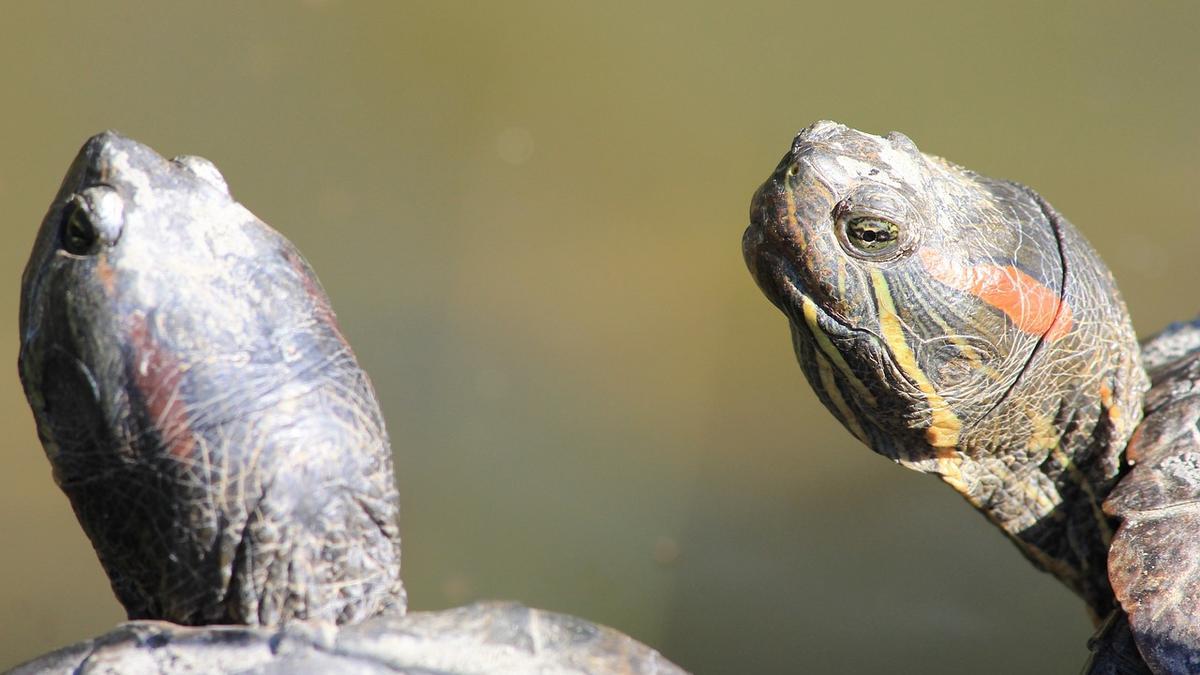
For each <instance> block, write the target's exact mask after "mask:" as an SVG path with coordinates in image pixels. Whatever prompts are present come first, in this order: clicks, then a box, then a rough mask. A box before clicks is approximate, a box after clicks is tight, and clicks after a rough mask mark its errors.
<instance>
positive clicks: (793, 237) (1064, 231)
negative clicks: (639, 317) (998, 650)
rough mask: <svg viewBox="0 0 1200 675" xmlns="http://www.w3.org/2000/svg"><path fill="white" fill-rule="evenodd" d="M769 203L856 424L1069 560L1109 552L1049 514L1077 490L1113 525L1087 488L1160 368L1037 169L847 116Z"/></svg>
mask: <svg viewBox="0 0 1200 675" xmlns="http://www.w3.org/2000/svg"><path fill="white" fill-rule="evenodd" d="M750 220H751V224H750V227H749V228H748V229H747V230H746V233H745V236H744V238H743V249H744V252H745V256H746V261H747V264H748V265H749V267H750V269H751V271H752V273H753V274H754V276H755V279H756V280H757V281H758V284H759V286H760V287H761V288H762V289H763V291H764V293H766V295H767V297H769V298H770V299H771V301H772V302H773V303H775V305H776V306H778V307H779V308H780V309H781V310H783V312H784V313H785V314H787V316H788V318H789V319H790V320H791V328H792V334H793V342H794V345H795V349H796V354H797V356H798V358H799V361H800V364H801V366H802V368H803V370H804V372H805V374H806V375H807V376H808V379H809V382H810V383H811V384H812V386H813V388H814V389H815V390H816V391H817V394H818V396H819V397H820V398H821V400H822V402H824V403H825V405H826V406H827V407H828V408H829V409H830V410H831V411H832V412H833V413H834V415H836V416H837V417H838V419H839V420H841V421H842V423H843V424H844V425H845V426H846V427H847V428H848V429H849V430H850V431H851V433H853V434H854V435H855V436H857V437H858V438H859V439H861V440H862V441H863V442H864V443H866V444H867V445H869V446H870V447H871V448H872V449H874V450H875V451H876V452H879V453H880V454H882V455H885V456H887V457H889V458H891V459H893V460H895V461H897V462H899V463H901V464H903V465H905V466H908V467H910V468H913V469H917V470H920V471H924V472H929V473H934V474H937V475H939V476H941V477H942V478H943V479H944V480H945V481H946V482H947V483H949V484H951V485H952V486H953V487H954V488H955V489H956V490H958V491H959V492H960V493H962V494H963V495H964V496H965V497H966V498H967V499H968V500H969V501H970V502H971V503H972V504H974V505H975V506H976V507H978V508H980V509H981V510H982V511H983V512H984V513H985V514H987V516H988V517H989V518H990V519H992V520H993V521H994V522H996V523H997V524H998V525H1000V526H1001V527H1002V528H1004V529H1005V531H1006V532H1008V533H1009V534H1010V535H1012V536H1014V537H1015V538H1018V540H1019V541H1021V542H1022V546H1023V548H1024V549H1025V551H1026V553H1027V554H1029V555H1030V557H1032V558H1034V559H1035V561H1037V562H1038V563H1039V564H1041V565H1042V566H1044V567H1047V568H1049V569H1052V570H1054V571H1056V572H1057V573H1059V576H1062V577H1064V578H1066V577H1073V576H1078V571H1079V570H1078V568H1079V567H1080V566H1081V565H1087V566H1094V561H1093V560H1091V559H1090V558H1091V557H1094V556H1095V555H1098V554H1099V553H1102V551H1098V552H1096V553H1091V552H1089V553H1088V555H1087V557H1089V560H1087V561H1086V562H1082V561H1079V560H1075V559H1070V560H1068V558H1072V557H1073V556H1072V554H1071V552H1070V551H1067V550H1061V551H1060V550H1058V549H1059V548H1065V546H1064V545H1063V544H1061V543H1058V544H1054V543H1048V541H1047V540H1048V539H1049V538H1052V537H1051V535H1049V534H1047V533H1046V531H1045V530H1046V528H1048V527H1050V525H1049V524H1050V523H1052V522H1055V523H1056V522H1059V521H1062V522H1068V521H1072V519H1074V518H1076V515H1074V510H1075V507H1076V505H1077V504H1079V505H1088V506H1087V508H1086V509H1083V510H1081V513H1085V514H1086V522H1079V523H1075V524H1074V525H1073V527H1078V528H1090V529H1091V530H1097V529H1098V528H1099V529H1102V528H1104V527H1106V524H1104V523H1097V522H1096V517H1094V515H1093V514H1092V512H1091V506H1090V505H1093V504H1094V503H1095V502H1096V499H1097V495H1091V496H1088V495H1087V494H1086V493H1088V492H1089V491H1091V492H1096V491H1107V489H1108V487H1109V486H1110V480H1111V479H1112V477H1113V476H1114V475H1115V474H1116V472H1117V468H1118V461H1119V453H1120V451H1121V449H1122V447H1123V445H1124V441H1125V439H1126V438H1127V437H1128V434H1129V432H1130V431H1131V430H1132V428H1133V426H1134V425H1135V424H1136V422H1137V420H1138V419H1139V418H1140V402H1141V396H1142V393H1143V391H1144V390H1145V386H1146V384H1145V377H1144V375H1143V374H1142V372H1141V369H1140V366H1139V365H1138V357H1137V343H1136V341H1135V339H1134V334H1133V330H1132V328H1131V325H1130V322H1129V318H1128V316H1127V314H1126V312H1125V308H1124V305H1123V304H1122V302H1121V300H1120V298H1119V296H1118V295H1117V292H1116V288H1115V286H1114V285H1113V282H1112V278H1111V276H1110V274H1109V273H1108V271H1107V269H1105V268H1104V266H1103V264H1102V263H1101V262H1100V260H1099V259H1098V258H1097V256H1096V254H1095V253H1094V252H1093V251H1092V249H1091V248H1090V247H1089V246H1088V245H1087V243H1086V242H1085V241H1084V240H1083V239H1082V237H1081V236H1080V235H1079V234H1078V233H1077V232H1076V231H1075V229H1074V228H1073V227H1072V226H1071V225H1070V224H1069V223H1067V222H1066V221H1065V220H1064V219H1063V218H1062V217H1061V216H1059V215H1058V214H1057V213H1056V212H1055V211H1054V210H1053V209H1052V208H1051V207H1050V206H1049V205H1048V204H1047V203H1046V202H1045V201H1044V200H1042V199H1041V198H1040V197H1039V196H1038V195H1036V194H1035V193H1034V192H1032V191H1031V190H1029V189H1028V188H1025V187H1023V186H1020V185H1017V184H1015V183H1011V182H1007V181H998V180H992V179H989V178H986V177H983V176H980V175H978V174H976V173H973V172H971V171H968V170H965V169H963V168H961V167H958V166H955V165H953V164H951V163H949V162H946V161H944V160H941V159H939V158H936V157H931V156H928V155H923V154H922V153H921V152H920V151H919V150H918V149H917V148H916V146H915V145H913V143H912V141H910V140H909V139H908V138H906V137H904V136H903V135H901V134H898V133H892V134H889V135H887V136H886V137H878V136H873V135H870V134H865V133H862V132H859V131H855V130H853V129H849V128H847V127H845V126H842V125H839V124H835V123H832V122H818V123H816V124H814V125H812V126H811V127H809V128H807V129H805V130H804V131H802V132H801V133H800V134H799V135H798V136H797V137H796V139H795V141H794V142H793V144H792V147H791V149H790V150H789V152H788V153H787V154H786V155H785V156H784V158H783V161H781V162H780V164H779V166H778V167H777V168H776V169H775V172H774V173H773V174H772V175H771V177H770V178H769V179H768V180H767V182H766V183H765V184H763V186H762V187H761V188H759V190H758V192H757V193H756V194H755V196H754V200H753V203H752V205H751V209H750ZM1065 511H1071V512H1072V514H1071V515H1070V516H1069V517H1068V516H1064V515H1063V514H1064V512H1065ZM1095 513H1096V514H1098V513H1099V511H1098V509H1097V510H1096V511H1095ZM1079 517H1082V516H1079ZM1072 522H1073V521H1072ZM1047 547H1048V548H1049V549H1053V550H1046V548H1047ZM1102 547H1103V544H1102V543H1101V544H1097V548H1102ZM1099 559H1100V560H1101V561H1102V557H1101V558H1099ZM1100 565H1101V568H1102V566H1103V563H1102V562H1101V563H1100ZM1068 568H1070V569H1068ZM1089 574H1095V570H1092V572H1090V573H1089ZM1074 585H1075V587H1076V588H1077V589H1078V588H1079V584H1078V583H1076V584H1074Z"/></svg>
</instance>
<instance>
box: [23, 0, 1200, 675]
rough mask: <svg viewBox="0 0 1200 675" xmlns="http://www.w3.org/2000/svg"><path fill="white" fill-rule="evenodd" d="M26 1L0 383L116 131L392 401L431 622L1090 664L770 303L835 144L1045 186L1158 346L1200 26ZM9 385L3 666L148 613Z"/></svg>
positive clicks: (1041, 664)
mask: <svg viewBox="0 0 1200 675" xmlns="http://www.w3.org/2000/svg"><path fill="white" fill-rule="evenodd" d="M1155 7H1157V8H1158V9H1157V10H1151V9H1150V8H1151V5H1149V4H1134V3H1108V2H1086V3H1085V2H1077V3H1004V4H1000V3H995V4H992V5H989V6H986V7H985V6H982V5H977V4H972V3H958V2H946V3H915V4H908V3H890V2H873V3H861V4H854V5H850V4H848V3H831V2H827V3H819V4H809V5H804V4H800V3H793V2H779V3H766V4H762V3H760V4H754V5H747V6H737V7H735V6H734V3H710V4H705V5H701V4H698V3H683V2H681V3H672V4H668V3H654V4H653V5H652V6H648V5H646V4H643V3H628V4H617V3H592V4H584V3H563V2H544V3H516V2H512V3H447V2H431V3H428V4H416V5H413V4H405V3H388V4H383V3H380V4H379V5H378V6H371V5H369V4H367V3H359V4H351V3H343V2H295V3H292V2H274V3H269V2H262V3H208V4H200V3H191V4H185V3H161V4H149V3H132V2H109V3H103V4H101V3H86V4H85V3H36V4H35V3H23V4H17V3H6V4H5V6H4V8H3V19H2V22H0V64H3V65H0V100H2V101H3V104H4V105H3V108H2V110H3V125H0V148H3V153H2V155H0V204H2V205H3V211H2V213H3V219H4V225H3V227H2V228H0V237H3V239H2V242H3V243H2V245H0V256H2V257H0V284H2V285H3V288H5V289H7V290H6V291H5V292H3V293H0V316H3V317H6V318H5V323H4V326H6V328H5V329H4V330H2V331H0V354H8V355H9V356H10V358H12V359H14V360H15V358H16V353H17V344H18V339H17V328H16V316H17V299H18V284H19V276H20V272H21V269H22V267H23V265H24V261H25V256H26V255H27V253H28V250H29V247H30V245H31V243H32V240H33V235H34V232H35V229H36V227H37V224H38V222H39V221H40V219H41V216H42V214H43V212H44V210H45V208H46V206H47V205H48V203H49V200H50V199H51V197H52V196H53V195H54V193H55V190H56V188H57V185H58V181H59V179H60V177H61V175H62V173H63V172H64V171H65V169H66V167H67V164H68V163H69V161H70V159H71V157H72V156H73V154H74V153H75V151H76V149H77V148H78V146H79V145H80V144H81V143H82V142H83V140H84V139H85V138H86V137H87V136H88V135H90V134H91V133H94V132H96V131H98V130H101V129H104V128H106V127H113V128H117V129H119V130H121V131H123V132H125V133H127V134H129V135H132V136H134V137H135V138H138V139H140V140H142V141H144V142H147V143H150V144H151V145H153V146H155V147H156V148H157V149H159V151H160V152H163V153H164V154H167V155H172V154H182V153H191V154H201V155H204V156H206V157H209V158H210V159H212V160H214V161H215V162H216V163H217V164H218V166H220V167H221V168H222V169H223V171H224V173H225V176H226V178H227V179H228V181H229V183H230V185H231V186H232V188H233V191H234V194H235V196H237V197H238V198H239V199H240V200H241V201H242V202H244V203H245V204H246V205H247V206H248V207H249V208H251V209H252V210H254V211H255V212H256V213H257V214H258V215H259V216H260V217H262V218H263V219H265V220H266V221H267V222H269V223H271V224H273V225H274V226H275V227H276V228H278V229H280V230H281V231H283V232H284V233H285V234H286V235H287V236H288V237H290V238H291V239H292V240H293V241H295V242H296V244H297V245H298V246H299V247H300V248H301V250H302V251H304V252H305V254H306V256H307V257H308V258H309V259H310V261H311V262H312V263H313V265H314V267H315V268H316V269H317V271H318V273H319V274H320V275H321V278H322V280H323V282H324V284H325V286H326V288H327V289H328V291H329V292H330V294H331V295H332V297H333V300H334V304H335V307H336V309H337V310H338V314H339V316H340V318H341V321H342V324H343V327H344V329H345V331H346V333H347V334H348V335H349V336H350V338H351V341H352V342H353V344H354V345H355V347H356V349H357V351H358V354H359V357H360V359H361V361H362V362H363V364H364V365H365V366H366V368H367V369H368V370H369V372H370V373H371V374H372V376H373V377H374V380H375V383H376V386H377V388H378V392H379V396H380V399H381V400H382V402H383V405H384V409H385V412H386V414H387V417H388V421H389V423H390V428H391V432H392V436H393V441H394V447H395V450H396V458H397V472H398V480H399V484H400V488H401V495H402V499H403V514H402V528H403V532H404V536H405V540H404V543H405V552H404V556H405V558H404V560H405V568H406V569H405V578H406V579H407V583H408V586H409V592H410V597H411V601H412V605H413V607H414V608H416V609H430V608H441V607H447V606H450V605H454V604H459V603H463V602H467V601H470V600H472V599H476V598H512V599H519V600H522V601H524V602H526V603H529V604H532V605H536V606H540V607H545V608H550V609H555V610H560V611H565V612H570V613H574V614H579V615H582V616H585V617H587V618H590V619H593V620H596V621H599V622H603V623H606V624H609V625H612V626H615V627H617V628H619V629H621V630H623V631H626V632H628V633H630V634H632V635H634V636H635V637H637V638H639V639H640V640H643V641H645V642H647V643H649V644H651V645H653V646H655V647H657V648H659V649H660V650H662V651H663V652H664V654H666V655H667V656H668V657H669V658H671V659H673V660H675V661H676V662H678V663H680V664H681V665H683V666H685V667H687V668H689V669H692V670H695V671H696V672H698V673H748V672H768V673H769V672H778V673H793V672H800V671H811V672H820V673H865V672H898V671H899V672H926V673H939V672H945V673H958V672H964V671H970V672H979V673H983V672H994V673H1009V672H1047V673H1058V672H1076V671H1077V670H1078V668H1079V667H1080V665H1081V663H1082V660H1083V658H1084V655H1085V648H1084V644H1085V641H1086V638H1087V636H1088V634H1089V633H1090V630H1091V628H1090V623H1089V621H1088V619H1087V617H1086V616H1085V613H1084V610H1083V607H1082V604H1081V603H1080V602H1079V601H1077V600H1076V599H1075V598H1074V597H1072V596H1071V595H1070V594H1069V593H1068V592H1067V591H1066V590H1064V589H1063V588H1060V587H1059V586H1058V584H1057V583H1055V582H1054V581H1052V580H1051V579H1050V578H1049V577H1047V576H1045V575H1042V574H1040V573H1038V572H1036V571H1034V570H1033V569H1032V568H1031V567H1030V566H1029V565H1028V564H1027V563H1026V562H1025V561H1024V560H1023V559H1022V558H1021V556H1020V555H1019V554H1018V553H1017V552H1016V550H1015V549H1013V548H1012V546H1011V545H1010V544H1008V543H1007V542H1006V541H1004V540H1003V538H1002V537H1001V536H1000V534H999V533H998V532H996V531H993V529H992V528H991V527H990V526H988V525H987V523H986V522H985V521H984V520H983V518H981V517H979V516H978V515H976V514H975V513H973V512H972V511H971V510H970V509H969V508H968V506H967V505H966V504H965V503H963V502H962V500H961V499H959V498H958V497H957V496H956V495H954V494H952V492H951V491H950V490H948V489H946V488H944V487H943V486H941V485H939V484H937V482H936V481H934V480H931V479H928V478H925V477H922V476H917V475H910V474H909V473H908V472H905V471H902V470H901V469H899V468H896V467H894V466H892V465H890V464H889V463H887V462H886V461H884V460H882V459H879V458H877V457H875V456H874V455H872V454H871V453H870V452H868V451H867V450H865V449H864V448H861V447H859V446H858V445H857V444H856V443H855V442H852V440H851V438H850V436H849V434H847V433H846V432H844V431H843V430H842V429H841V428H839V427H838V426H837V424H836V422H835V421H834V420H833V418H832V417H831V416H830V415H829V414H828V413H826V412H825V411H824V410H823V409H821V408H820V405H819V403H818V402H817V401H816V399H815V397H814V396H813V394H812V393H811V392H810V390H809V388H808V386H807V384H806V383H805V382H804V381H803V377H802V376H801V374H800V371H799V369H798V368H797V367H796V366H795V364H794V361H793V357H792V355H791V350H790V345H789V339H788V336H787V331H786V328H785V321H784V319H783V317H782V316H781V315H779V314H778V312H777V311H776V310H774V309H773V308H772V307H770V305H769V304H768V303H767V302H766V301H765V300H764V299H763V298H762V297H761V296H760V294H759V292H758V291H757V289H755V287H754V285H753V283H752V281H751V280H750V277H749V275H748V274H747V273H746V271H745V269H744V267H743V264H742V261H741V253H740V236H741V232H742V229H743V228H744V226H745V224H746V218H747V210H748V202H749V198H750V195H751V193H752V192H753V190H754V189H755V188H756V187H757V185H758V184H759V182H761V180H763V179H764V178H765V177H766V176H767V174H768V173H769V172H770V171H771V170H772V168H773V167H774V166H775V164H776V162H777V161H778V159H779V157H780V156H781V155H782V154H783V152H784V151H785V150H786V149H787V147H788V142H789V141H790V139H791V137H792V134H793V133H794V132H795V131H796V130H798V129H799V128H801V127H803V126H805V125H807V124H809V123H810V122H812V121H813V120H816V119H820V118H832V119H836V120H839V121H842V122H846V123H848V124H851V125H853V126H856V127H859V128H862V129H864V130H868V131H873V132H877V133H881V132H885V131H888V130H891V129H898V130H901V131H904V132H905V133H906V134H908V135H909V136H911V137H912V138H913V139H914V140H915V141H916V142H917V144H918V145H919V146H920V147H921V148H922V149H923V150H925V151H927V152H933V153H936V154H941V155H944V156H947V157H949V158H951V159H953V160H955V161H957V162H959V163H962V164H965V165H967V166H970V167H972V168H974V169H977V170H979V171H981V172H984V173H987V174H991V175H996V176H999V177H1009V178H1015V179H1018V180H1021V181H1023V182H1026V183H1029V184H1031V185H1033V186H1035V187H1036V188H1037V189H1038V190H1039V191H1041V192H1042V193H1043V194H1044V195H1046V196H1047V197H1048V198H1049V199H1050V200H1051V201H1052V202H1054V203H1055V205H1056V206H1057V207H1058V208H1059V209H1060V210H1062V211H1063V212H1064V213H1066V214H1067V216H1068V217H1069V218H1071V219H1072V220H1073V221H1074V222H1075V223H1076V224H1077V225H1079V226H1080V228H1081V229H1082V230H1083V231H1084V232H1085V233H1086V234H1087V235H1088V236H1089V237H1090V238H1091V240H1092V242H1093V243H1094V244H1095V245H1096V247H1097V248H1098V249H1099V250H1100V251H1101V253H1102V255H1103V256H1104V257H1105V258H1106V259H1107V260H1108V262H1109V263H1110V265H1111V266H1112V268H1113V271H1114V273H1115V274H1116V276H1117V279H1118V280H1119V282H1120V284H1121V286H1122V288H1123V289H1124V292H1125V295H1126V298H1127V300H1128V301H1129V304H1130V306H1131V307H1132V308H1133V311H1134V316H1135V320H1136V323H1137V325H1138V328H1139V330H1140V331H1142V332H1143V333H1145V332H1149V331H1153V330H1157V329H1158V328H1159V327H1161V326H1162V325H1163V324H1164V323H1165V322H1167V321H1169V320H1174V319H1183V318H1188V317H1190V316H1191V315H1192V314H1194V313H1195V310H1196V309H1197V306H1198V305H1200V303H1198V302H1197V301H1196V300H1195V298H1194V295H1195V293H1194V292H1193V291H1192V290H1191V289H1193V288H1195V287H1196V282H1197V280H1198V279H1200V264H1197V262H1196V255H1197V243H1198V241H1200V228H1198V227H1197V226H1198V225H1200V190H1198V189H1197V188H1196V185H1197V182H1198V180H1197V179H1198V178H1200V162H1198V161H1197V150H1198V149H1200V132H1198V131H1197V129H1196V120H1197V119H1200V93H1198V92H1200V88H1198V87H1197V84H1198V80H1200V49H1198V48H1197V46H1196V43H1195V30H1196V27H1197V26H1198V25H1200V11H1198V8H1200V6H1198V5H1195V4H1190V3H1176V4H1165V3H1164V4H1161V5H1155ZM7 372H8V373H9V374H8V376H7V377H4V378H0V417H2V419H3V421H4V423H5V426H6V427H7V428H8V429H9V432H8V433H6V434H4V437H3V440H0V458H2V461H3V470H2V471H0V541H2V543H0V550H2V552H3V555H0V667H5V666H9V665H13V664H15V663H17V662H18V661H21V660H23V659H26V658H29V657H32V656H34V655H36V654H38V653H40V652H43V651H46V650H49V649H51V648H53V647H56V646H59V645H62V644H65V643H68V642H71V641H75V640H78V639H82V638H84V637H87V636H90V635H92V634H95V633H99V632H102V631H105V630H107V629H109V628H110V627H111V626H112V625H113V624H114V623H115V622H117V621H119V620H120V619H121V618H122V614H121V611H120V608H119V607H118V605H117V604H116V602H115V601H114V600H113V598H112V595H111V592H110V591H109V589H108V585H107V582H106V580H105V579H104V577H103V574H102V573H101V571H100V568H99V565H98V563H97V561H96V559H95V556H94V555H93V553H92V552H91V549H90V547H89V545H88V543H87V541H86V540H85V538H84V536H83V534H82V532H81V531H80V530H79V528H78V526H77V525H76V523H75V521H74V517H73V516H72V514H71V512H70V508H69V506H68V504H67V502H66V499H65V498H64V497H63V496H62V495H61V493H59V491H58V489H57V488H56V487H55V486H54V484H53V482H52V479H51V477H50V472H49V467H48V464H47V462H46V460H45V459H44V457H43V455H42V452H41V450H40V447H39V444H38V442H37V439H36V436H35V433H34V429H33V423H32V419H31V417H30V415H29V412H28V409H27V408H26V405H25V402H24V398H23V396H22V394H21V390H20V385H19V384H18V381H17V377H16V373H15V368H10V370H9V371H7Z"/></svg>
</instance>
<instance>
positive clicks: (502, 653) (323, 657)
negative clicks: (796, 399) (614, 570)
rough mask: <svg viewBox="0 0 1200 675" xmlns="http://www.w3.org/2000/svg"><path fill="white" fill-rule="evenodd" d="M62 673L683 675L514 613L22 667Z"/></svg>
mask: <svg viewBox="0 0 1200 675" xmlns="http://www.w3.org/2000/svg"><path fill="white" fill-rule="evenodd" d="M11 672H12V674H13V675H35V674H36V675H54V674H58V673H61V674H62V675H68V674H70V673H85V672H86V673H135V672H136V673H143V672H153V673H244V674H249V673H254V674H255V675H291V674H294V673H300V674H304V673H313V674H315V673H361V674H362V675H376V674H378V675H385V674H389V675H396V674H397V673H411V674H413V675H417V674H420V675H434V674H444V675H456V674H460V673H461V674H463V675H466V674H467V673H484V672H486V673H511V674H514V675H516V674H518V673H545V674H547V675H552V674H560V673H561V674H563V675H566V674H581V675H582V674H585V673H595V674H597V675H677V674H679V675H682V674H683V673H684V671H683V670H681V669H680V668H679V667H677V666H675V665H673V664H672V663H670V662H669V661H667V660H666V659H664V658H663V657H662V656H661V655H660V654H659V653H658V652H656V651H654V650H653V649H650V648H649V647H646V646H645V645H642V644H640V643H638V642H637V641H635V640H634V639H632V638H630V637H628V636H626V635H623V634H621V633H619V632H617V631H615V630H613V629H611V628H606V627H604V626H599V625H597V624H594V623H590V622H588V621H584V620H582V619H577V618H575V617H572V616H568V615H566V614H555V613H553V612H544V611H540V610H536V609H530V608H528V607H524V606H522V605H518V604H514V603H480V604H475V605H469V606H466V607H458V608H455V609H449V610H445V611H441V612H412V613H410V614H407V615H405V616H383V617H377V618H374V619H370V620H368V621H365V622H363V623H359V624H353V625H349V626H342V627H337V626H334V625H332V624H310V623H294V624H289V625H287V626H286V627H284V628H274V629H271V628H262V627H251V626H212V627H203V628H190V627H184V626H179V625H176V624H172V623H166V622H162V621H133V622H130V623H126V624H122V625H121V626H120V627H118V628H116V629H115V630H113V631H111V632H109V633H107V634H105V635H102V636H100V637H97V638H94V639H92V640H87V641H85V642H80V643H78V644H75V645H72V646H70V647H66V648H63V649H61V650H58V651H56V652H53V653H50V654H47V655H45V656H42V657H40V658H38V659H35V660H33V661H30V662H28V663H25V664H23V665H20V666H17V667H16V668H15V669H13V670H12V671H11Z"/></svg>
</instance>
